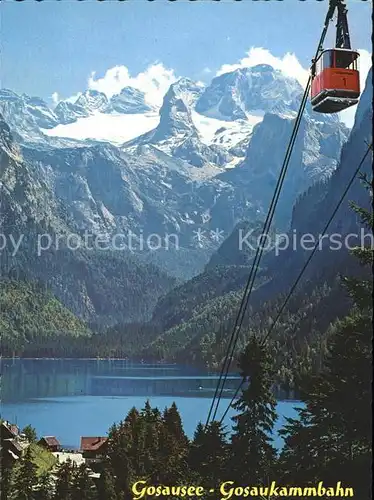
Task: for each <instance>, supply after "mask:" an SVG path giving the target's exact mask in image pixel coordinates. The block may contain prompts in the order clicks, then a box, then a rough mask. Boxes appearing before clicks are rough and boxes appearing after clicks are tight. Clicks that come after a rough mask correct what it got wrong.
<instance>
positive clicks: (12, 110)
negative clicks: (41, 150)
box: [0, 89, 58, 142]
mask: <svg viewBox="0 0 374 500" xmlns="http://www.w3.org/2000/svg"><path fill="white" fill-rule="evenodd" d="M0 113H1V114H2V115H3V117H4V119H5V120H6V122H7V123H8V124H9V125H10V126H11V128H12V129H13V130H14V133H15V136H16V137H17V138H21V137H23V136H24V137H26V138H27V140H29V141H31V142H34V141H35V142H38V141H42V140H43V139H42V137H43V133H42V132H41V129H42V128H45V129H47V128H53V127H55V126H56V125H57V124H58V118H57V117H56V115H55V113H54V112H53V111H52V110H51V109H49V107H48V106H47V104H46V103H45V102H44V101H43V100H42V99H39V98H38V97H29V96H28V95H25V94H23V95H18V94H16V93H15V92H12V91H11V90H8V89H1V90H0Z"/></svg>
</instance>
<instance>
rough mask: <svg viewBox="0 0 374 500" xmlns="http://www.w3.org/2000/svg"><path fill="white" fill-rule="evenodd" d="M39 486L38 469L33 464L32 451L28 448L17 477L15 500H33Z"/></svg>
mask: <svg viewBox="0 0 374 500" xmlns="http://www.w3.org/2000/svg"><path fill="white" fill-rule="evenodd" d="M37 484H38V477H37V467H36V465H35V464H34V462H33V459H32V454H31V450H30V448H28V449H27V451H26V454H25V456H24V457H23V458H22V459H21V463H20V465H19V469H18V470H17V472H16V475H15V482H14V487H15V492H14V498H15V499H17V500H33V499H34V498H35V491H34V490H35V488H36V486H37Z"/></svg>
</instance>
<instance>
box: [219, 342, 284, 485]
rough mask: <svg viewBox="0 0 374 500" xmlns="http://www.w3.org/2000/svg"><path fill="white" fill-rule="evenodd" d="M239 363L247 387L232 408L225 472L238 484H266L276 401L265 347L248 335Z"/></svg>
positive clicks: (270, 466)
mask: <svg viewBox="0 0 374 500" xmlns="http://www.w3.org/2000/svg"><path fill="white" fill-rule="evenodd" d="M239 364H240V368H241V374H242V376H243V377H244V378H245V379H246V381H248V386H247V387H246V388H244V389H243V391H242V394H241V396H240V398H239V399H238V401H237V402H236V403H234V405H233V407H234V408H235V410H237V411H238V415H236V416H235V417H233V421H234V427H233V431H234V433H233V435H232V439H231V453H232V455H231V460H230V465H229V470H230V471H231V475H232V477H233V480H235V481H236V482H237V483H238V484H242V485H247V484H268V483H269V481H270V480H271V472H272V469H273V467H274V463H275V457H276V452H275V449H274V447H273V446H272V444H271V440H272V438H271V433H272V431H273V426H274V423H275V420H276V412H275V408H276V401H275V399H274V396H273V393H272V384H273V375H274V373H273V366H272V362H271V359H270V354H269V351H268V350H267V347H266V346H265V345H263V344H262V343H261V342H260V341H259V340H258V339H257V338H256V337H254V336H252V337H251V338H250V340H249V343H248V345H247V347H246V349H245V351H244V353H243V354H242V355H241V357H240V363H239Z"/></svg>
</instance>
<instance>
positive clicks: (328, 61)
mask: <svg viewBox="0 0 374 500" xmlns="http://www.w3.org/2000/svg"><path fill="white" fill-rule="evenodd" d="M335 8H337V9H338V22H337V25H336V27H337V32H336V47H335V48H334V49H327V50H322V51H321V52H320V54H319V55H318V57H317V58H316V59H315V60H314V61H313V65H312V85H311V103H312V107H313V110H314V111H317V112H318V113H337V112H339V111H342V110H344V109H346V108H348V107H350V106H354V105H355V104H357V103H358V100H359V97H360V74H359V71H358V58H359V56H360V55H359V53H358V52H357V51H356V50H351V43H350V38H349V31H348V21H347V9H346V7H345V4H344V3H343V2H342V1H341V0H330V10H329V13H328V17H330V19H331V18H332V16H333V13H334V10H335Z"/></svg>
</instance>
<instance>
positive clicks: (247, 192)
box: [0, 65, 348, 251]
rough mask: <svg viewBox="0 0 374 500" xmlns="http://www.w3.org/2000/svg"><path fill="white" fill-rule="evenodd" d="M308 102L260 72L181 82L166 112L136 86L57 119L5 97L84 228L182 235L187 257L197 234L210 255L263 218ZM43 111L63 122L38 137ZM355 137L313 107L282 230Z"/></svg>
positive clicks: (53, 187) (80, 104) (18, 134)
mask: <svg viewBox="0 0 374 500" xmlns="http://www.w3.org/2000/svg"><path fill="white" fill-rule="evenodd" d="M277 83H278V84H279V85H278V87H277ZM301 94H302V89H301V87H300V85H299V84H298V83H297V82H296V80H291V79H289V78H286V77H284V76H283V75H282V74H281V73H280V72H278V71H276V70H274V69H272V68H271V67H269V66H265V65H260V66H256V67H254V68H248V69H246V70H236V71H233V72H231V73H228V74H226V75H221V76H220V77H217V78H215V79H214V80H213V82H212V84H211V85H209V86H208V87H206V88H205V87H204V86H202V85H200V84H197V83H195V82H193V81H191V80H189V79H187V78H183V79H180V80H179V81H177V82H175V83H173V84H172V85H171V86H170V88H169V90H168V91H167V93H166V94H165V96H164V99H163V103H162V105H161V107H160V108H159V109H154V108H152V107H150V106H149V105H148V104H147V101H146V99H145V95H144V94H143V93H142V92H140V91H138V90H136V89H133V88H129V87H125V88H124V89H123V90H122V91H121V92H120V93H119V94H117V95H115V96H113V97H112V98H111V99H108V98H107V97H106V96H105V95H104V94H102V93H100V92H97V91H91V90H90V91H86V92H84V93H83V94H81V95H80V96H79V97H78V99H77V100H76V101H75V102H73V103H71V102H68V101H64V102H60V103H59V104H58V106H57V107H56V108H55V110H53V111H52V110H49V111H50V113H48V107H47V106H46V105H45V106H42V105H41V103H40V102H38V101H37V100H34V99H30V98H28V99H26V98H25V97H24V96H17V95H16V94H14V93H11V92H3V93H2V94H0V105H1V107H2V109H5V111H7V113H4V116H5V119H6V121H7V123H8V124H9V125H10V127H11V129H12V132H13V133H14V137H15V138H16V140H17V142H18V143H19V144H21V145H22V146H23V149H22V151H23V154H24V157H25V158H26V160H27V163H28V164H29V165H30V168H32V169H33V171H34V173H35V175H38V176H41V178H42V179H43V181H44V182H45V183H47V185H48V189H49V190H50V192H51V193H53V195H54V196H55V197H56V199H58V200H62V202H63V203H64V206H65V207H66V211H67V213H68V214H69V217H70V218H71V219H72V220H74V221H75V224H76V225H77V226H78V227H79V230H84V229H88V230H89V231H91V232H94V233H95V234H105V235H106V236H107V237H111V236H112V235H113V234H116V233H118V232H121V233H125V234H127V232H128V231H133V232H134V233H136V232H137V231H140V230H141V231H143V232H144V234H146V233H157V234H162V233H163V232H168V233H173V234H174V233H175V234H177V235H178V236H179V238H180V242H181V245H182V246H183V247H184V248H196V238H195V233H196V231H198V230H199V229H203V230H204V231H205V232H206V237H205V239H202V240H201V241H199V242H198V243H199V248H201V249H204V251H206V250H207V249H211V248H215V247H216V246H217V245H218V244H219V241H216V242H214V241H213V240H212V239H211V238H210V236H209V235H210V232H211V231H215V230H216V228H219V229H221V230H222V231H223V233H224V234H226V235H227V234H228V233H229V232H230V231H231V230H232V229H233V227H234V226H235V224H237V223H238V221H240V220H243V219H247V220H255V219H258V218H259V217H261V214H263V213H264V212H265V211H266V209H267V206H268V202H269V198H270V196H271V193H272V190H273V187H274V183H275V182H276V178H277V174H278V172H279V169H280V167H281V163H282V160H283V157H284V153H285V149H286V147H287V143H288V139H289V136H290V134H291V129H292V126H293V122H294V119H295V115H296V110H297V109H298V106H299V103H300V99H301ZM9 103H11V104H9ZM33 104H34V105H35V109H31V108H33ZM36 110H37V111H36ZM40 110H42V111H43V116H44V117H45V120H44V121H45V122H47V119H46V117H47V116H48V117H49V120H50V123H52V121H51V120H52V119H56V120H57V123H58V125H57V126H55V127H53V128H49V129H47V128H46V127H44V128H40V126H39V125H38V122H37V118H36V116H37V114H38V113H40ZM317 116H318V119H317ZM54 117H55V118H54ZM347 134H348V130H347V129H346V128H345V126H344V125H343V124H342V123H340V122H339V121H338V120H337V118H336V117H329V116H323V115H322V116H320V115H315V114H312V112H311V111H310V108H309V109H307V110H306V112H305V115H304V118H303V121H302V125H301V127H300V131H299V136H298V140H297V142H296V145H295V148H294V152H293V155H292V161H291V164H290V167H289V172H288V176H287V182H286V184H285V186H284V192H283V193H282V197H281V200H280V205H279V210H277V221H276V222H277V224H278V226H279V227H282V228H285V227H287V225H288V223H289V221H290V218H291V212H292V205H293V203H294V201H295V199H296V198H297V197H298V196H299V194H300V193H301V192H303V191H304V190H305V189H307V188H309V186H311V185H312V184H313V183H314V182H315V181H318V180H320V179H324V178H326V177H328V176H329V175H331V173H332V172H333V170H334V169H335V168H336V165H337V161H338V158H339V154H340V150H341V147H342V144H343V143H344V142H345V140H346V138H347ZM63 137H68V138H72V139H74V141H75V142H74V141H73V140H72V139H69V140H70V143H69V142H68V140H67V139H62V138H63ZM88 139H90V140H88ZM99 141H101V142H99ZM103 141H106V142H107V143H106V144H103ZM38 179H39V177H38ZM39 181H40V179H39ZM39 181H38V182H39Z"/></svg>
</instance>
